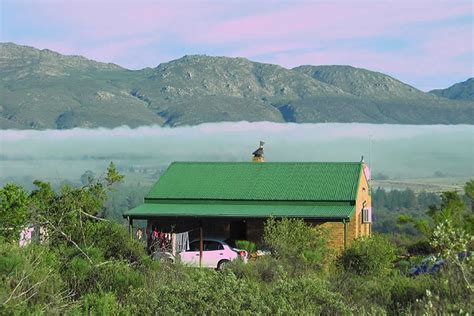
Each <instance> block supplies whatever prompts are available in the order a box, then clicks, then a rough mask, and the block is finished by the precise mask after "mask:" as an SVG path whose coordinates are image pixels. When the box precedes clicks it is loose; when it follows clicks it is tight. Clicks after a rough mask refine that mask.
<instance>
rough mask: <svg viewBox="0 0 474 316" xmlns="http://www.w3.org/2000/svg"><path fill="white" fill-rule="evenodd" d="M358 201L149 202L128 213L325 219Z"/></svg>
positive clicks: (346, 214) (336, 216) (338, 215)
mask: <svg viewBox="0 0 474 316" xmlns="http://www.w3.org/2000/svg"><path fill="white" fill-rule="evenodd" d="M354 207H355V206H354V205H350V204H349V203H339V204H336V205H331V204H326V205H322V204H318V205H284V204H274V205H268V204H203V203H200V204H194V203H193V204H162V203H145V204H142V205H140V206H138V207H135V208H133V209H131V210H129V211H127V212H125V213H124V216H130V217H131V218H149V217H161V216H178V217H184V216H196V217H249V218H250V217H254V218H258V217H262V218H265V217H270V216H274V217H304V218H322V219H340V218H347V219H348V218H350V217H351V216H352V213H353V211H354Z"/></svg>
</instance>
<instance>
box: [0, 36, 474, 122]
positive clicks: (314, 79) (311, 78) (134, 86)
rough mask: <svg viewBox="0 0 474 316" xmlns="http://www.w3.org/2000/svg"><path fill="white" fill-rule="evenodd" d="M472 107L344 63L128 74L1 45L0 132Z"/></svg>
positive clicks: (388, 117) (390, 114) (416, 115)
mask: <svg viewBox="0 0 474 316" xmlns="http://www.w3.org/2000/svg"><path fill="white" fill-rule="evenodd" d="M473 114H474V102H466V101H462V102H461V101H457V100H448V99H446V98H442V97H438V96H435V95H433V94H428V93H424V92H422V91H419V90H417V89H415V88H413V87H410V86H408V85H406V84H404V83H402V82H400V81H398V80H396V79H394V78H391V77H389V76H387V75H384V74H381V73H376V72H372V71H369V70H365V69H358V68H353V67H350V66H301V67H297V68H294V69H286V68H283V67H280V66H277V65H271V64H262V63H256V62H252V61H249V60H247V59H244V58H227V57H209V56H185V57H183V58H180V59H178V60H174V61H171V62H168V63H163V64H160V65H159V66H158V67H156V68H146V69H142V70H134V71H132V70H127V69H124V68H122V67H120V66H117V65H114V64H106V63H99V62H95V61H92V60H88V59H86V58H84V57H80V56H64V55H61V54H58V53H55V52H52V51H50V50H38V49H35V48H32V47H26V46H20V45H16V44H12V43H0V128H2V129H7V128H19V129H46V128H57V129H63V128H73V127H98V126H103V127H115V126H120V125H128V126H131V127H136V126H140V125H151V124H157V125H168V126H178V125H193V124H199V123H203V122H221V121H240V120H247V121H273V122H300V123H302V122H370V123H402V124H438V123H440V124H457V123H468V124H473V123H474V115H473Z"/></svg>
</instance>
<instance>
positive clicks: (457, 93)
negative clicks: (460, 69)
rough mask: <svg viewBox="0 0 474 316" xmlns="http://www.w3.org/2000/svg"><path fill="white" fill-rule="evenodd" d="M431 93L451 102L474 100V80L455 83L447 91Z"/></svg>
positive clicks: (433, 91)
mask: <svg viewBox="0 0 474 316" xmlns="http://www.w3.org/2000/svg"><path fill="white" fill-rule="evenodd" d="M429 93H431V94H434V95H436V96H439V97H443V98H447V99H451V100H474V78H473V77H471V78H469V79H467V80H465V81H462V82H458V83H455V84H453V85H452V86H450V87H448V88H445V89H435V90H431V91H429Z"/></svg>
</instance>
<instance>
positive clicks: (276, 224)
mask: <svg viewBox="0 0 474 316" xmlns="http://www.w3.org/2000/svg"><path fill="white" fill-rule="evenodd" d="M326 237H327V231H326V230H324V229H323V228H322V227H320V226H309V225H307V224H306V223H305V222H304V221H303V220H301V219H292V218H290V219H288V218H284V219H282V220H275V219H273V218H270V219H268V220H267V222H266V223H265V228H264V242H265V244H266V245H267V246H268V247H269V248H270V249H271V250H272V255H273V256H275V257H276V258H278V259H280V260H281V261H282V262H285V264H288V265H289V266H290V268H291V270H292V272H304V271H305V270H306V269H307V268H310V269H320V268H322V266H323V265H324V264H325V263H326V262H327V261H328V259H330V258H331V252H330V250H329V249H328V247H327V243H326V240H327V238H326Z"/></svg>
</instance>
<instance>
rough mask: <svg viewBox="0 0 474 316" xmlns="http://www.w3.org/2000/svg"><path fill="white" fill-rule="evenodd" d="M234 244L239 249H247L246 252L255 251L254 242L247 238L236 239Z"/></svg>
mask: <svg viewBox="0 0 474 316" xmlns="http://www.w3.org/2000/svg"><path fill="white" fill-rule="evenodd" d="M235 246H236V247H237V248H239V249H244V250H247V251H248V253H254V252H255V251H257V245H256V244H255V243H254V242H251V241H248V240H236V241H235Z"/></svg>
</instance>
